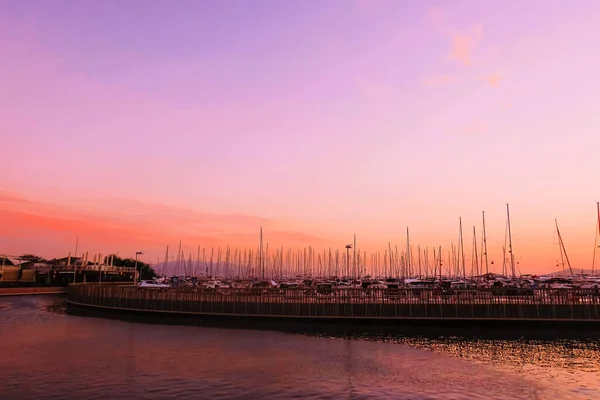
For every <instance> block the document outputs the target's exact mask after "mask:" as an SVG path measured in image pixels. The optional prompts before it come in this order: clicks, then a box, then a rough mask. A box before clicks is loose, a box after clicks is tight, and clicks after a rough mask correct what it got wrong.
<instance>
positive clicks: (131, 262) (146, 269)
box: [104, 254, 156, 280]
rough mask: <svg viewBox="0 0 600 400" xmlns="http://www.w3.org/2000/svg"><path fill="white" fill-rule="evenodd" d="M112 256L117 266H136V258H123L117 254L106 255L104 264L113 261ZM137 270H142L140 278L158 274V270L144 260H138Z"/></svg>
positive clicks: (152, 276) (113, 262)
mask: <svg viewBox="0 0 600 400" xmlns="http://www.w3.org/2000/svg"><path fill="white" fill-rule="evenodd" d="M111 257H112V265H114V266H115V267H127V268H134V267H135V258H121V257H119V256H117V255H116V254H109V255H107V256H106V257H104V264H108V263H110V262H111V260H110V259H111ZM137 270H138V271H139V272H140V279H142V280H143V279H152V278H154V277H155V276H156V271H154V269H153V268H152V267H151V266H150V264H147V263H145V262H143V261H140V260H139V259H138V260H137Z"/></svg>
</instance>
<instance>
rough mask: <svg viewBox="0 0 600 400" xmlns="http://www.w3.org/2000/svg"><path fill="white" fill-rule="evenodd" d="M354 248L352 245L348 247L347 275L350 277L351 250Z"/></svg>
mask: <svg viewBox="0 0 600 400" xmlns="http://www.w3.org/2000/svg"><path fill="white" fill-rule="evenodd" d="M351 248H352V245H351V244H347V245H346V273H347V274H348V275H350V249H351Z"/></svg>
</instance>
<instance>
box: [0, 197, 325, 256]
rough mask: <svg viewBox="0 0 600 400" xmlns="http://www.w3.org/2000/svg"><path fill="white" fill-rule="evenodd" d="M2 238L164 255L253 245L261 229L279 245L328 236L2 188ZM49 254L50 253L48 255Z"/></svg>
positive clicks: (54, 249) (238, 218) (260, 221)
mask: <svg viewBox="0 0 600 400" xmlns="http://www.w3.org/2000/svg"><path fill="white" fill-rule="evenodd" d="M0 209H1V210H2V211H0V218H1V219H2V221H3V223H2V224H0V239H2V241H3V242H7V243H8V244H9V245H10V246H11V248H10V249H2V250H3V251H8V252H15V253H21V252H41V253H43V255H44V256H56V255H61V254H62V253H64V252H66V251H68V250H69V249H71V247H72V242H73V241H74V238H75V237H76V236H79V238H80V243H83V244H85V246H87V249H89V250H90V251H91V250H93V251H107V252H108V251H115V249H120V250H121V251H125V252H127V251H135V249H139V248H143V249H144V250H146V251H147V253H148V255H149V256H150V257H156V256H161V255H162V253H163V252H164V246H166V245H168V244H175V243H177V242H178V241H179V240H181V241H182V242H183V243H184V244H187V245H188V246H192V247H195V246H198V245H202V246H203V247H206V246H208V247H211V246H224V245H227V244H229V245H232V246H239V247H254V246H256V245H257V244H258V231H259V228H260V227H261V226H262V227H264V228H265V239H266V241H268V242H270V243H272V244H274V245H277V246H286V247H289V246H292V247H302V246H309V245H313V246H321V245H325V244H326V243H327V240H325V239H324V238H320V237H317V236H312V235H309V234H307V233H304V232H298V231H294V230H289V229H285V225H284V224H283V223H281V222H279V221H274V220H271V219H267V218H261V217H257V216H251V215H243V214H212V213H202V212H198V211H195V210H189V209H183V208H177V207H169V206H163V205H157V204H150V203H143V202H138V201H128V200H122V201H120V200H114V199H113V200H111V201H107V202H106V203H105V207H104V208H98V207H91V206H90V207H85V208H77V209H75V208H71V207H67V206H64V205H60V204H52V203H44V202H40V201H34V200H30V199H27V198H24V197H23V196H20V195H18V194H11V193H8V192H0ZM84 250H85V249H84ZM48 252H50V254H47V253H48Z"/></svg>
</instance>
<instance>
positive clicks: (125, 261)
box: [19, 254, 156, 279]
mask: <svg viewBox="0 0 600 400" xmlns="http://www.w3.org/2000/svg"><path fill="white" fill-rule="evenodd" d="M111 257H112V260H111ZM19 258H20V259H21V260H22V261H30V262H34V263H49V264H52V261H53V260H46V259H45V258H43V257H40V256H38V255H35V254H23V255H22V256H19ZM104 263H105V264H109V263H110V264H111V265H113V266H115V267H129V268H133V267H135V266H136V260H135V259H134V258H121V257H119V256H118V255H116V254H109V255H107V256H106V257H104ZM137 269H138V271H139V272H140V279H152V278H154V277H155V276H156V271H154V269H153V268H152V267H151V266H150V264H147V263H145V262H143V261H140V260H137Z"/></svg>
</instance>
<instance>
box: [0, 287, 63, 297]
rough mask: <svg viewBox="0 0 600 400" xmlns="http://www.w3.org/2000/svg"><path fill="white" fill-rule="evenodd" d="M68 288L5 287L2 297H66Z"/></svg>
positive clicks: (2, 289)
mask: <svg viewBox="0 0 600 400" xmlns="http://www.w3.org/2000/svg"><path fill="white" fill-rule="evenodd" d="M67 292H68V288H67V287H66V286H37V287H5V288H0V297H1V296H31V295H35V296H40V295H59V294H60V295H64V294H67Z"/></svg>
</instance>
